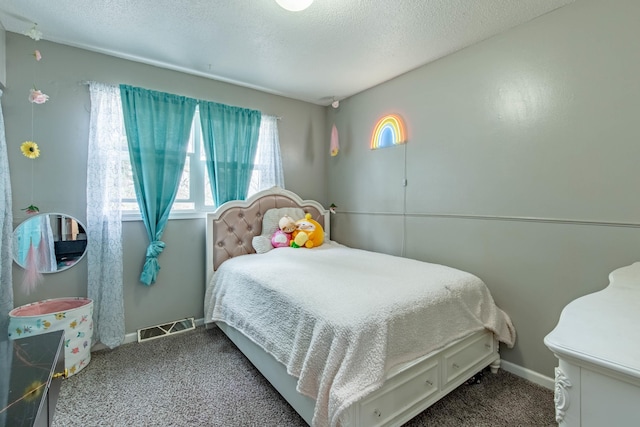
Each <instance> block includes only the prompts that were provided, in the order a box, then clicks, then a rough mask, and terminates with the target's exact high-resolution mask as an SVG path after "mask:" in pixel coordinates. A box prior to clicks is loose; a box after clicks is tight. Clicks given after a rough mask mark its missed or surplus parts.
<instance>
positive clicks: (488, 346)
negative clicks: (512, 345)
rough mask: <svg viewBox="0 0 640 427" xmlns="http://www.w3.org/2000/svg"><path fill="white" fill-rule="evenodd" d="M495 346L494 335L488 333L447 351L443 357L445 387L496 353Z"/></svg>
mask: <svg viewBox="0 0 640 427" xmlns="http://www.w3.org/2000/svg"><path fill="white" fill-rule="evenodd" d="M495 345H496V344H495V340H494V338H493V334H489V333H487V334H484V335H482V336H480V337H478V339H476V340H473V341H470V342H468V343H465V345H463V346H455V347H452V348H451V349H449V350H448V351H446V352H445V353H444V355H443V356H444V357H443V364H444V382H445V386H446V385H447V384H449V383H450V382H452V381H455V380H456V379H457V378H458V377H459V376H460V375H463V374H468V372H466V373H465V371H466V370H467V369H469V368H470V367H472V366H473V365H475V364H476V363H478V362H480V361H481V360H482V359H483V358H485V357H487V356H489V355H490V354H491V353H492V352H494V349H495Z"/></svg>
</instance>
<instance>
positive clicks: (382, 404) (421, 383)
mask: <svg viewBox="0 0 640 427" xmlns="http://www.w3.org/2000/svg"><path fill="white" fill-rule="evenodd" d="M438 372H439V370H438V362H437V361H434V362H433V363H431V364H428V365H426V366H421V365H419V366H413V367H412V368H410V369H407V370H406V371H405V372H402V373H400V374H398V375H397V376H395V377H393V378H391V379H390V380H388V382H390V383H391V384H389V386H390V387H385V388H384V391H378V392H374V393H372V394H371V395H370V396H368V397H367V398H365V399H364V400H363V401H362V402H361V403H360V411H359V412H360V414H359V417H358V418H359V423H358V425H362V426H372V427H373V426H378V425H384V424H385V423H387V422H388V421H390V420H392V419H393V418H395V417H397V416H398V415H399V414H400V413H402V412H403V411H405V410H406V409H408V408H410V407H411V406H413V405H415V404H416V403H418V402H420V401H424V400H426V399H428V398H429V397H430V396H432V395H434V394H436V393H437V392H438V390H439V384H438V381H439V380H438V379H439V375H438Z"/></svg>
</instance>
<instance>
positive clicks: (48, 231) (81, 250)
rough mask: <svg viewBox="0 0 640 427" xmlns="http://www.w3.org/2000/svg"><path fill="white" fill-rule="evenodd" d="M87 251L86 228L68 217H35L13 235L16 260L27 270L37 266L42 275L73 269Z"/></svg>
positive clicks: (43, 215)
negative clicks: (29, 267)
mask: <svg viewBox="0 0 640 427" xmlns="http://www.w3.org/2000/svg"><path fill="white" fill-rule="evenodd" d="M86 249H87V234H86V232H85V227H84V225H82V223H80V221H78V220H77V219H76V218H74V217H72V216H69V215H65V214H60V213H43V214H38V215H34V216H31V217H29V218H27V219H26V220H24V221H23V222H22V223H21V224H20V225H18V226H17V227H16V229H15V230H14V231H13V260H14V261H15V262H16V264H18V265H19V266H20V267H22V268H25V269H26V267H27V265H30V264H31V263H35V265H37V266H38V271H39V272H41V273H56V272H58V271H62V270H66V269H67V268H71V267H72V266H74V265H75V264H77V263H78V261H80V260H81V259H82V257H83V256H84V254H85V252H86Z"/></svg>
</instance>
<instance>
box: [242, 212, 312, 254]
mask: <svg viewBox="0 0 640 427" xmlns="http://www.w3.org/2000/svg"><path fill="white" fill-rule="evenodd" d="M285 215H289V216H290V217H291V219H293V220H294V221H297V220H299V219H302V218H304V211H303V210H302V208H274V209H269V210H267V211H266V212H265V213H264V217H263V218H262V233H261V234H260V235H259V236H255V237H254V238H253V239H252V240H251V244H252V245H253V249H255V251H256V252H257V253H259V254H263V253H265V252H269V251H270V250H271V249H273V246H272V245H271V236H273V233H275V232H276V230H277V229H278V222H280V218H282V217H283V216H285Z"/></svg>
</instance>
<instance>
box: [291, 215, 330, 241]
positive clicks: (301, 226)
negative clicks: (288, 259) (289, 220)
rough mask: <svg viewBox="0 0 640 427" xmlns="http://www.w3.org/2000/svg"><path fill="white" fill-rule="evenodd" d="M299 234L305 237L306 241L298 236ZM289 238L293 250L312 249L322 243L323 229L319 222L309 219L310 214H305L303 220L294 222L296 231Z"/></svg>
mask: <svg viewBox="0 0 640 427" xmlns="http://www.w3.org/2000/svg"><path fill="white" fill-rule="evenodd" d="M301 233H304V234H306V235H307V239H306V241H305V239H304V236H298V235H299V234H301ZM291 237H292V239H291V246H292V247H294V248H300V247H305V248H314V247H317V246H320V245H321V244H322V243H324V229H323V228H322V226H321V225H320V223H319V222H317V221H315V220H313V219H311V214H306V215H305V216H304V218H303V219H299V220H297V221H296V229H295V231H294V232H293V234H292V235H291ZM296 237H297V238H296ZM297 242H300V243H297ZM303 245H304V246H303Z"/></svg>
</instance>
